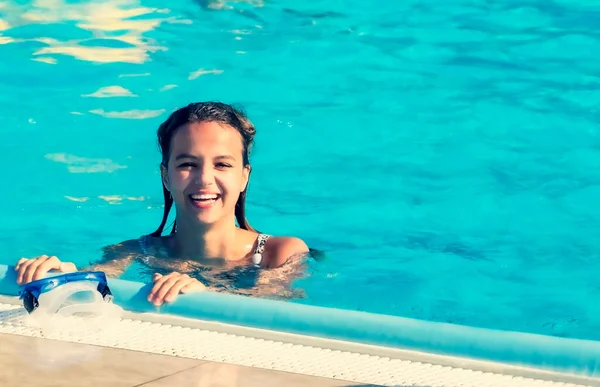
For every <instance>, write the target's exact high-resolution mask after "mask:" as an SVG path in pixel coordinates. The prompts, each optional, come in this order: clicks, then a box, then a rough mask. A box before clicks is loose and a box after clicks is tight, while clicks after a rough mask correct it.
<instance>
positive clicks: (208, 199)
mask: <svg viewBox="0 0 600 387" xmlns="http://www.w3.org/2000/svg"><path fill="white" fill-rule="evenodd" d="M189 197H190V200H191V201H192V203H194V205H196V206H198V207H204V206H209V205H211V204H213V203H215V202H216V201H217V200H219V198H220V197H221V195H219V194H202V195H198V194H192V195H189Z"/></svg>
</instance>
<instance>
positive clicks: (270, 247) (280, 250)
mask: <svg viewBox="0 0 600 387" xmlns="http://www.w3.org/2000/svg"><path fill="white" fill-rule="evenodd" d="M265 250H266V251H265V252H266V253H267V256H268V259H269V267H270V268H274V267H279V266H281V265H283V264H285V263H286V262H287V261H288V260H289V259H290V258H293V257H295V256H301V255H303V254H306V253H308V252H309V249H308V246H307V245H306V243H305V242H304V241H303V240H302V239H300V238H297V237H291V236H277V237H276V236H274V237H271V238H269V240H268V241H267V243H266V245H265Z"/></svg>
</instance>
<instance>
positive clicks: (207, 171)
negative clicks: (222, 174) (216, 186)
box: [196, 164, 214, 187]
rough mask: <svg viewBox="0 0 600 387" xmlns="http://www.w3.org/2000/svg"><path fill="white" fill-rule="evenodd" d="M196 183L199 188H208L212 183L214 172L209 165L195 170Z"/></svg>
mask: <svg viewBox="0 0 600 387" xmlns="http://www.w3.org/2000/svg"><path fill="white" fill-rule="evenodd" d="M197 171H198V173H197V174H196V182H197V183H198V184H199V185H201V186H203V187H204V186H208V185H211V184H212V183H213V182H214V173H213V172H214V171H213V169H212V168H211V166H209V165H206V164H205V165H204V166H203V167H201V168H198V169H197Z"/></svg>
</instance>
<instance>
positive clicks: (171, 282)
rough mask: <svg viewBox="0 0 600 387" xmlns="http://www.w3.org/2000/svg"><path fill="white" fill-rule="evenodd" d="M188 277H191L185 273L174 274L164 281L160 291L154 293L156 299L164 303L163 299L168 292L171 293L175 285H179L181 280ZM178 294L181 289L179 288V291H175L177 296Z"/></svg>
mask: <svg viewBox="0 0 600 387" xmlns="http://www.w3.org/2000/svg"><path fill="white" fill-rule="evenodd" d="M188 278H190V277H189V276H188V275H185V274H184V275H178V276H173V277H171V278H169V279H168V280H166V281H165V282H163V284H162V286H161V287H160V289H158V291H157V292H156V294H155V295H154V301H158V302H160V303H161V304H162V303H163V301H164V300H165V296H166V295H167V293H169V292H170V291H171V289H173V288H174V287H177V284H178V283H179V282H181V281H186V280H187V279H188ZM177 294H179V289H177V293H175V295H176V296H177Z"/></svg>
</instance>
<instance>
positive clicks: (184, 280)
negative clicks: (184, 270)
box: [164, 276, 198, 302]
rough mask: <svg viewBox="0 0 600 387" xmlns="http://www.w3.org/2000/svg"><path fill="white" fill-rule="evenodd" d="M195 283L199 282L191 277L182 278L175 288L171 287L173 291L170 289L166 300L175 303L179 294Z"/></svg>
mask: <svg viewBox="0 0 600 387" xmlns="http://www.w3.org/2000/svg"><path fill="white" fill-rule="evenodd" d="M194 282H198V281H197V280H196V279H194V278H191V277H189V276H187V277H183V276H182V277H181V278H180V279H179V281H177V282H176V283H175V284H174V285H173V286H171V289H169V291H168V292H167V293H166V294H165V297H164V300H165V301H167V302H173V301H175V299H176V298H177V296H178V295H179V293H181V291H182V289H183V288H185V287H187V286H190V285H192V284H193V283H194Z"/></svg>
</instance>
